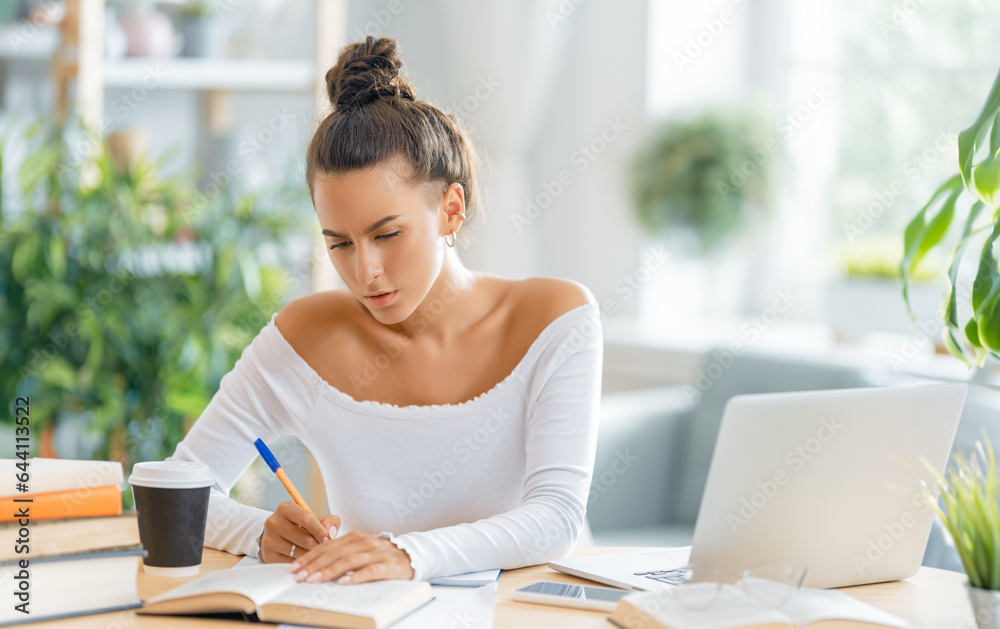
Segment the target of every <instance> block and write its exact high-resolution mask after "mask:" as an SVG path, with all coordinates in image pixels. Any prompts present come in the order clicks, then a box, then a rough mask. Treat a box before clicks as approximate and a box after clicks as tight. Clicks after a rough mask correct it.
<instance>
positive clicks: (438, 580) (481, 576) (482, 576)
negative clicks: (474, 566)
mask: <svg viewBox="0 0 1000 629" xmlns="http://www.w3.org/2000/svg"><path fill="white" fill-rule="evenodd" d="M499 577H500V569H499V568H497V569H495V570H480V571H479V572H466V573H465V574H455V575H452V576H450V577H435V578H433V579H429V580H430V582H431V585H450V586H452V587H455V586H459V587H462V586H478V585H484V584H486V583H493V582H494V581H496V580H497V578H499Z"/></svg>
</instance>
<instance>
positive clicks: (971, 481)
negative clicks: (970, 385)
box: [900, 72, 1000, 629]
mask: <svg viewBox="0 0 1000 629" xmlns="http://www.w3.org/2000/svg"><path fill="white" fill-rule="evenodd" d="M956 170H957V172H956V173H955V174H954V175H952V176H951V177H949V178H948V179H947V180H946V181H945V182H944V183H942V184H941V185H940V186H939V187H938V189H937V190H936V191H935V192H934V193H933V194H932V195H931V198H930V199H929V200H928V201H927V203H926V204H925V205H924V206H923V207H922V208H921V209H920V211H919V212H918V213H917V214H916V216H914V218H913V220H911V221H910V223H909V225H907V227H906V231H905V234H904V238H903V248H904V257H903V261H902V263H901V265H900V275H901V277H902V287H903V299H904V301H905V302H906V305H907V308H910V313H911V316H912V308H911V303H910V294H909V289H910V282H911V280H913V275H914V272H915V269H916V268H917V265H918V264H919V263H920V261H921V260H922V259H924V257H925V256H927V255H928V252H930V251H931V250H933V249H935V248H936V247H943V243H944V242H946V236H947V235H949V234H950V233H952V232H957V241H956V242H955V244H954V245H953V246H952V247H951V259H950V263H949V266H948V274H947V275H948V290H947V292H946V294H945V296H944V300H943V302H942V309H941V317H942V323H943V324H944V330H943V340H944V344H945V346H946V347H947V348H948V351H949V352H950V353H951V354H952V355H954V356H955V357H957V358H959V359H960V360H962V361H963V362H964V363H965V364H966V365H968V366H970V367H971V366H972V365H976V366H978V367H983V366H984V365H985V364H986V362H987V360H993V361H995V360H996V359H997V357H998V355H1000V264H998V261H997V248H998V246H1000V242H998V239H1000V198H998V193H1000V72H998V73H997V76H996V78H995V79H994V81H993V86H992V88H991V89H990V93H989V95H988V96H987V98H986V102H985V103H984V105H983V108H982V111H981V112H980V113H979V116H978V117H977V118H976V120H975V121H974V122H973V123H972V125H971V126H969V127H968V128H967V129H965V130H964V131H962V132H961V133H960V134H959V135H958V168H957V169H956ZM964 206H967V213H966V214H965V217H964V220H960V221H958V220H956V214H958V212H957V210H956V208H962V207H964ZM979 243H981V244H979ZM975 246H978V247H980V249H979V252H978V256H977V257H975V259H976V266H975V273H974V278H973V279H972V281H971V282H970V281H968V280H967V278H966V277H965V275H963V271H965V269H966V267H965V266H964V265H963V260H964V259H965V258H966V257H967V256H966V254H967V252H969V251H972V252H973V253H974V251H975V250H974V247H975ZM984 444H985V445H984ZM929 467H930V466H929ZM933 471H934V470H933V469H932V472H933ZM935 473H936V472H935ZM936 478H937V486H938V488H939V489H940V490H941V500H942V503H943V504H942V505H939V504H938V501H937V499H936V498H935V496H934V494H933V492H930V491H929V490H927V489H926V486H925V492H924V495H925V498H926V500H927V502H928V503H929V504H930V505H931V506H932V507H933V508H934V509H935V510H936V511H937V513H938V516H939V517H940V518H941V520H942V522H943V523H944V524H945V526H946V527H947V529H948V531H949V532H950V533H951V536H952V538H953V539H954V541H955V545H956V547H957V548H958V552H959V556H960V557H961V559H962V564H963V566H964V568H965V572H966V575H967V576H968V579H969V581H968V587H969V597H970V599H971V601H972V605H973V610H974V611H975V615H976V622H977V623H978V625H979V627H981V628H983V629H985V628H987V627H989V628H998V627H1000V613H998V610H1000V510H998V504H997V490H998V484H997V470H996V461H995V459H994V454H993V447H992V444H991V443H990V441H989V438H988V436H987V435H986V434H985V431H984V434H983V439H982V441H981V442H978V443H977V446H976V450H975V455H973V456H972V457H969V458H964V457H961V456H960V457H957V458H956V463H955V467H954V468H953V469H952V470H950V471H949V472H947V473H946V474H940V473H936Z"/></svg>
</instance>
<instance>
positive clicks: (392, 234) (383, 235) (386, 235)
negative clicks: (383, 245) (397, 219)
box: [375, 232, 399, 240]
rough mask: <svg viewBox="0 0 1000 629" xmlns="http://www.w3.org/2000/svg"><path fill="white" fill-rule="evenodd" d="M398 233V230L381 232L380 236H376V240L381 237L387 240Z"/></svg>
mask: <svg viewBox="0 0 1000 629" xmlns="http://www.w3.org/2000/svg"><path fill="white" fill-rule="evenodd" d="M398 235H399V232H392V233H391V234H382V235H381V236H376V237H375V238H376V240H377V239H379V238H382V239H383V240H389V239H390V238H395V237H396V236H398Z"/></svg>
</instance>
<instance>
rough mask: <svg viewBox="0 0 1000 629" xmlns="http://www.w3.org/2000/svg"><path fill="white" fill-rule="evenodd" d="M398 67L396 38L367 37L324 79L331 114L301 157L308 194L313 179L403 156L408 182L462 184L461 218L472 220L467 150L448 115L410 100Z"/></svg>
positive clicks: (472, 158)
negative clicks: (463, 195)
mask: <svg viewBox="0 0 1000 629" xmlns="http://www.w3.org/2000/svg"><path fill="white" fill-rule="evenodd" d="M402 66H403V63H402V61H401V60H400V59H399V48H398V46H397V44H396V40H394V39H388V38H380V39H374V38H372V37H368V38H367V39H365V41H363V42H357V43H353V44H350V45H348V46H345V47H344V49H343V50H342V51H341V53H340V57H339V58H338V59H337V64H336V65H334V66H333V67H332V68H330V69H329V70H328V71H327V73H326V89H327V93H328V94H329V96H330V103H331V104H332V105H333V112H332V113H330V115H328V116H327V117H326V118H324V119H323V121H322V122H320V124H319V127H318V128H317V129H316V133H315V134H314V135H313V138H312V140H311V141H310V142H309V149H308V151H307V153H306V181H307V182H308V184H309V191H310V193H311V192H312V190H313V182H314V181H315V179H316V177H317V176H319V175H323V174H337V173H345V172H349V171H352V170H358V169H363V168H369V167H372V166H375V165H378V164H382V163H385V162H387V161H389V160H391V159H393V158H395V157H402V158H403V159H404V160H405V161H406V162H407V163H408V164H409V166H410V168H411V171H410V172H409V173H404V175H405V176H406V178H407V180H408V181H410V182H411V183H427V182H432V181H440V182H443V183H444V184H446V185H448V184H451V183H454V182H458V183H460V184H461V185H462V189H463V190H464V192H465V208H466V211H465V214H466V216H467V217H468V218H472V215H473V214H475V213H476V211H477V209H478V208H477V203H478V195H477V194H476V185H477V182H476V172H477V162H476V154H475V152H474V151H473V150H472V145H471V143H470V142H469V140H468V138H467V137H466V135H465V133H464V132H463V131H462V128H461V126H460V125H459V124H458V121H457V120H456V119H455V118H454V117H452V116H451V115H449V114H446V113H444V112H442V111H441V110H440V109H438V108H437V107H435V106H433V105H431V104H430V103H427V102H424V101H420V100H417V99H416V93H415V91H414V89H413V84H412V83H411V82H410V81H409V80H408V79H407V78H406V77H404V76H403V75H402V74H401V70H402Z"/></svg>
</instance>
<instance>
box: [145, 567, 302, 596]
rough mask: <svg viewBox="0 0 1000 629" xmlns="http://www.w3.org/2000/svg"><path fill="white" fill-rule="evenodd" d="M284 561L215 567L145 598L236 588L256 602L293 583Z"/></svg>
mask: <svg viewBox="0 0 1000 629" xmlns="http://www.w3.org/2000/svg"><path fill="white" fill-rule="evenodd" d="M285 568H286V566H285V565H284V564H271V565H263V566H255V567H251V568H233V569H231V570H218V571H216V572H209V573H208V574H205V575H202V576H200V577H198V578H197V579H195V580H193V581H188V582H187V583H185V584H184V585H181V586H178V587H176V588H174V589H172V590H170V591H168V592H164V593H163V594H160V595H159V596H156V597H154V598H152V599H150V600H149V602H150V603H157V602H159V601H169V600H174V599H178V598H183V597H185V596H194V595H196V594H209V593H212V592H236V593H237V594H242V595H244V596H246V597H248V598H250V600H252V601H254V603H256V604H257V605H258V606H259V605H262V604H263V603H265V602H267V600H268V599H269V598H270V597H272V596H275V595H277V594H278V593H280V592H281V591H282V590H284V589H286V588H288V587H290V586H292V585H294V584H295V577H294V576H293V575H291V574H289V573H288V572H287V571H286V570H285Z"/></svg>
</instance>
